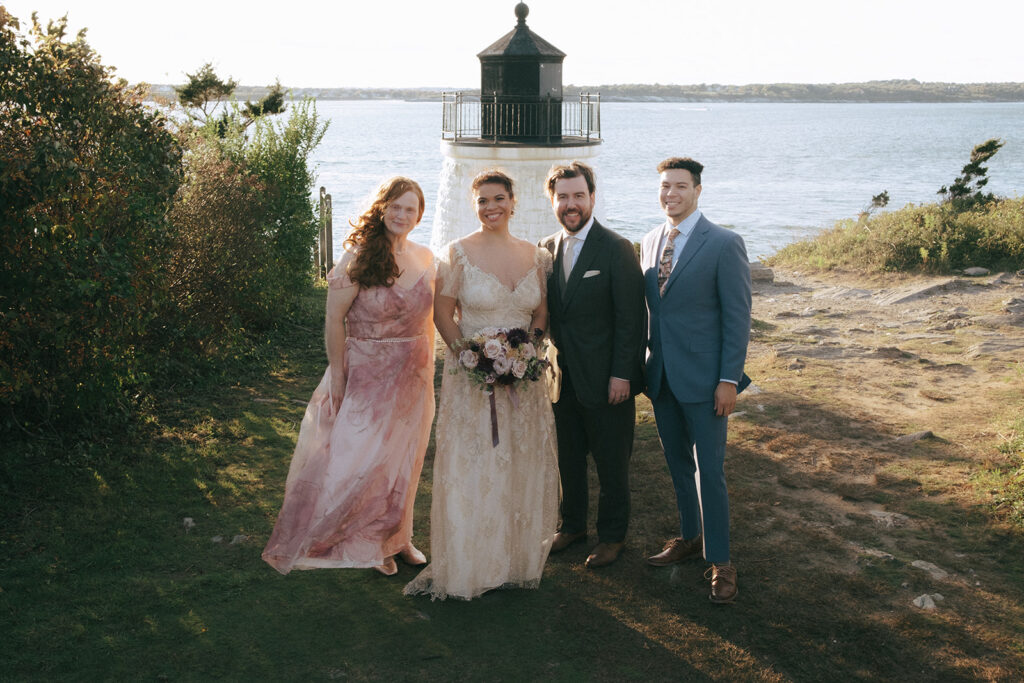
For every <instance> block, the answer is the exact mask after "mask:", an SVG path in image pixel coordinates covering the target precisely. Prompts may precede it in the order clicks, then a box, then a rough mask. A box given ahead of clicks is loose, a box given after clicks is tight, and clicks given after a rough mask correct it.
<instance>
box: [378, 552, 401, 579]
mask: <svg viewBox="0 0 1024 683" xmlns="http://www.w3.org/2000/svg"><path fill="white" fill-rule="evenodd" d="M374 569H376V570H377V571H379V572H380V573H381V574H383V575H384V576H394V575H395V574H397V573H398V565H397V564H395V558H394V556H392V557H389V558H388V559H386V560H384V564H378V565H377V566H376V567H374Z"/></svg>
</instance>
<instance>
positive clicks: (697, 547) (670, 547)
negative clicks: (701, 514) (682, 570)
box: [647, 534, 704, 567]
mask: <svg viewBox="0 0 1024 683" xmlns="http://www.w3.org/2000/svg"><path fill="white" fill-rule="evenodd" d="M703 549H704V538H703V536H701V535H700V534H697V535H696V536H694V537H693V538H691V539H690V540H689V541H687V540H684V539H682V538H673V539H672V540H670V541H667V542H666V543H665V548H664V549H663V550H662V551H661V552H660V553H658V554H657V555H651V556H650V557H648V558H647V564H650V565H654V566H655V567H667V566H668V565H670V564H675V563H676V562H682V561H683V560H685V559H686V558H688V557H690V556H691V555H694V554H696V553H699V552H702V551H703Z"/></svg>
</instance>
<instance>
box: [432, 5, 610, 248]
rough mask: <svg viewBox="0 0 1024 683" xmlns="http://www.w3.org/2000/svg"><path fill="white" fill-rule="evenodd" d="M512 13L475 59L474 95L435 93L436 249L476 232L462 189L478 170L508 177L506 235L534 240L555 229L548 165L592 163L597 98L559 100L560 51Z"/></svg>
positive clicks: (523, 11)
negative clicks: (507, 25)
mask: <svg viewBox="0 0 1024 683" xmlns="http://www.w3.org/2000/svg"><path fill="white" fill-rule="evenodd" d="M515 13H516V19H517V23H516V27H515V28H514V29H513V30H512V31H510V32H509V33H507V34H506V35H504V36H502V37H501V38H500V39H498V41H497V42H495V43H494V44H493V45H491V46H490V47H488V48H487V49H485V50H484V51H483V52H481V53H480V54H478V55H477V57H479V58H480V97H479V98H476V97H471V96H469V95H464V94H463V93H444V94H443V95H442V106H443V122H442V131H441V153H442V154H443V155H444V162H443V165H442V167H441V182H440V187H439V188H438V193H437V207H436V210H435V212H434V225H433V231H432V234H431V239H430V246H431V248H433V249H434V250H435V251H437V250H439V249H440V248H441V247H442V246H444V245H445V244H447V243H448V242H450V241H451V240H453V239H457V238H459V237H462V236H463V235H468V234H469V233H471V232H473V231H474V230H476V229H477V228H478V227H479V221H478V220H477V217H476V212H475V211H474V209H473V205H472V196H471V193H470V189H469V183H470V181H471V180H472V179H473V176H475V175H476V174H477V173H479V172H480V171H482V170H484V169H488V168H500V169H502V170H503V171H505V172H506V173H508V174H509V175H510V176H511V177H512V179H513V180H514V181H515V192H516V199H517V205H516V212H515V215H514V216H513V217H512V220H511V222H510V223H509V229H510V230H511V231H512V234H513V235H515V236H517V237H521V238H523V239H525V240H529V241H531V242H536V241H538V240H540V239H541V238H542V237H545V236H546V235H550V234H551V233H553V232H555V230H557V229H558V224H557V222H556V221H555V218H554V216H553V214H552V212H551V204H550V202H549V201H548V198H547V196H546V195H545V193H544V179H545V178H546V177H547V174H548V170H549V169H550V168H551V166H553V165H555V164H564V163H568V162H570V161H572V160H573V159H578V160H579V161H582V162H584V163H586V164H588V165H590V166H594V165H595V164H594V162H595V160H596V158H597V155H598V151H599V150H600V145H601V108H600V107H601V102H600V96H599V95H595V96H591V95H580V96H579V98H578V99H573V100H571V101H565V100H563V98H562V60H564V59H565V53H564V52H562V51H561V50H559V49H558V48H556V47H555V46H554V45H552V44H551V43H549V42H547V41H546V40H544V39H543V38H541V37H540V36H538V35H537V34H536V33H534V32H533V31H531V30H530V29H529V28H528V27H527V26H526V16H527V15H528V14H529V13H530V9H529V8H528V7H527V6H526V4H525V3H522V2H520V3H519V4H518V5H516V8H515ZM598 197H600V193H598Z"/></svg>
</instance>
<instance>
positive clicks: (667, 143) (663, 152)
mask: <svg viewBox="0 0 1024 683" xmlns="http://www.w3.org/2000/svg"><path fill="white" fill-rule="evenodd" d="M317 110H318V112H319V114H320V115H321V116H322V117H323V118H324V119H325V120H329V121H330V127H329V129H328V131H327V135H326V136H325V138H324V141H323V142H322V143H321V145H320V146H319V147H318V148H317V149H316V150H315V152H314V154H313V157H314V162H315V164H316V165H317V167H318V168H317V173H318V185H320V186H323V187H325V188H326V190H327V192H328V193H330V194H331V196H332V202H333V210H334V240H335V256H336V257H337V255H338V254H339V253H340V245H341V241H342V240H343V239H344V237H345V235H346V234H347V232H348V229H349V228H348V221H349V220H350V219H352V218H354V217H356V216H357V215H358V214H359V212H360V211H361V210H362V209H363V207H364V206H365V205H366V201H367V199H368V197H369V196H370V195H371V194H372V192H373V190H374V189H375V188H376V186H377V184H379V183H380V182H381V181H382V180H384V179H385V178H387V177H389V176H392V175H406V176H409V177H411V178H413V179H414V180H416V181H417V182H419V183H420V184H421V186H422V187H423V190H424V193H425V194H426V200H427V207H426V212H425V214H424V216H423V221H422V222H421V223H420V225H419V227H417V228H416V230H415V231H414V232H413V233H412V236H411V237H412V239H413V240H415V241H416V242H418V243H420V244H429V243H430V230H431V225H432V223H433V214H434V203H435V201H436V197H437V189H438V184H439V180H440V173H441V162H442V155H441V149H440V138H441V104H440V102H436V103H435V102H402V101H389V100H366V101H334V100H323V101H319V102H317ZM601 124H602V131H601V132H602V138H603V139H604V142H603V143H602V145H601V153H600V156H599V157H598V160H597V163H596V164H595V166H596V170H597V176H598V177H597V191H598V192H599V193H600V194H601V203H600V209H601V211H600V212H599V213H598V218H600V219H601V221H602V222H603V223H605V224H606V225H607V226H608V227H611V228H613V229H615V230H617V231H618V232H619V233H621V234H622V235H624V236H626V237H628V238H629V239H631V240H633V241H639V240H640V238H641V237H642V236H643V234H644V233H646V232H647V231H648V230H650V229H651V228H652V227H654V226H655V225H657V224H658V223H660V222H661V221H662V220H663V216H662V214H661V211H660V209H659V207H658V174H657V171H656V169H655V167H656V166H657V164H658V162H659V161H661V160H662V159H664V158H666V157H670V156H691V157H693V158H695V159H697V160H698V161H700V162H701V163H703V164H704V167H705V168H704V174H703V179H702V181H703V193H702V194H701V198H700V207H701V209H702V211H703V212H704V214H705V215H706V216H707V217H708V218H709V219H710V220H712V221H714V222H716V223H719V224H720V225H724V226H728V227H730V228H732V229H734V230H736V231H737V232H738V233H739V234H741V235H742V236H743V238H744V240H745V241H746V243H747V251H748V254H749V256H750V258H751V259H756V258H758V257H762V256H767V255H770V254H771V253H773V252H775V251H776V250H777V249H779V248H780V247H782V246H785V245H786V244H789V243H790V242H793V241H795V240H799V239H801V238H804V237H807V236H810V235H813V234H814V233H816V232H818V231H819V230H822V229H824V228H828V227H831V226H832V225H833V224H834V223H835V221H837V220H840V219H844V218H854V217H856V216H857V214H858V213H859V212H860V211H862V210H863V209H864V208H866V207H867V205H869V204H870V202H871V197H872V196H873V195H876V194H879V193H880V192H882V191H883V190H885V191H888V192H889V196H890V203H889V207H888V209H890V210H891V209H896V208H900V207H902V206H904V205H906V204H923V203H930V202H934V201H936V200H938V198H939V197H938V195H937V194H936V192H937V190H938V189H939V188H940V187H942V186H943V185H949V184H950V183H951V182H952V181H953V179H954V178H955V177H956V176H957V175H959V173H960V169H961V168H962V167H963V166H964V165H965V164H966V163H967V162H968V160H969V157H970V152H971V149H972V148H973V147H974V146H975V145H977V144H979V143H981V142H984V141H985V140H987V139H989V138H1000V139H1002V140H1003V141H1004V142H1005V143H1006V144H1005V146H1004V147H1003V148H1002V149H1001V150H1000V151H999V153H998V154H997V155H996V156H995V157H994V158H993V159H992V160H991V161H990V162H989V164H988V169H989V171H988V175H989V178H990V179H991V180H990V181H989V185H988V188H987V189H988V190H990V191H992V192H994V193H996V194H997V195H1000V196H1008V197H1018V196H1021V195H1022V194H1024V103H972V104H863V103H858V104H781V103H719V102H714V103H681V102H672V103H669V102H664V103H662V102H659V103H627V102H605V103H602V105H601ZM556 229H557V225H556V224H555V222H554V218H553V217H552V224H551V232H554V231H555V230H556Z"/></svg>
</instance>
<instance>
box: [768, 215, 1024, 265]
mask: <svg viewBox="0 0 1024 683" xmlns="http://www.w3.org/2000/svg"><path fill="white" fill-rule="evenodd" d="M766 261H767V262H768V263H769V264H770V265H788V266H791V267H803V268H818V269H824V270H827V269H832V268H847V269H851V270H859V271H868V272H882V271H917V272H931V273H949V272H953V271H957V270H961V269H963V268H968V267H971V266H983V267H986V268H989V269H992V270H1017V269H1019V268H1022V267H1024V198H1017V199H1003V200H994V201H992V202H990V203H987V204H984V205H982V206H978V207H976V208H975V209H974V210H971V211H957V210H956V209H955V208H954V207H952V206H951V205H949V204H941V205H940V204H928V205H924V206H914V205H909V206H906V207H904V208H903V209H900V210H898V211H892V212H889V213H882V214H879V215H877V216H875V217H872V218H865V219H862V220H859V221H853V220H846V221H841V222H839V223H837V224H836V226H835V227H833V228H832V229H830V230H825V231H823V232H821V233H820V234H818V235H817V236H815V237H814V238H811V239H809V240H804V241H801V242H796V243H794V244H791V245H788V246H786V247H784V248H782V249H780V250H779V251H778V252H777V253H776V254H774V255H772V256H771V257H769V258H768V259H766Z"/></svg>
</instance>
